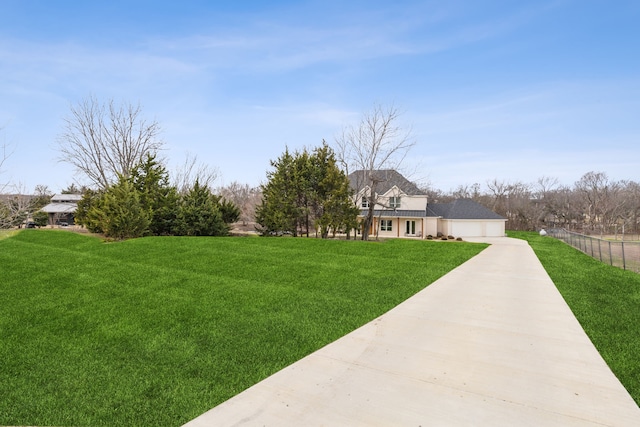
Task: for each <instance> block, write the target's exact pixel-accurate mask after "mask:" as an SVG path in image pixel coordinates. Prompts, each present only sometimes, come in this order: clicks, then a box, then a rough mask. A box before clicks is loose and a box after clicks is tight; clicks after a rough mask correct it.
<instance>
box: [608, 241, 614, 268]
mask: <svg viewBox="0 0 640 427" xmlns="http://www.w3.org/2000/svg"><path fill="white" fill-rule="evenodd" d="M608 242H609V265H613V256H612V255H611V240H609V241H608Z"/></svg>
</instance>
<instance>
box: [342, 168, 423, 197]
mask: <svg viewBox="0 0 640 427" xmlns="http://www.w3.org/2000/svg"><path fill="white" fill-rule="evenodd" d="M371 177H373V178H374V179H375V180H376V181H377V185H376V193H378V194H384V193H386V192H387V191H389V190H390V189H391V188H392V187H393V186H394V185H395V186H396V187H398V188H399V189H400V190H401V191H402V192H403V193H405V194H407V195H409V196H416V195H424V194H426V193H425V192H424V191H421V190H420V189H419V188H418V187H417V186H416V185H415V184H414V183H413V182H411V181H409V180H408V179H407V178H405V177H404V176H402V175H401V174H400V173H398V171H395V170H393V169H381V170H376V171H373V172H372V173H371ZM349 183H350V185H351V188H352V189H354V190H355V191H360V190H362V189H363V188H364V187H366V186H367V185H369V186H371V180H370V179H369V171H365V170H357V171H355V172H352V173H351V174H349Z"/></svg>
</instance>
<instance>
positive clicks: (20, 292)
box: [0, 230, 486, 426]
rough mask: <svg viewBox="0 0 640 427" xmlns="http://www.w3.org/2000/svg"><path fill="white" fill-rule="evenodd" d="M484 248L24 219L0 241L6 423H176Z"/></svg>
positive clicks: (0, 385) (1, 396)
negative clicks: (141, 233)
mask: <svg viewBox="0 0 640 427" xmlns="http://www.w3.org/2000/svg"><path fill="white" fill-rule="evenodd" d="M485 247H486V245H478V244H471V243H457V242H456V243H451V244H442V243H441V242H427V241H409V240H391V241H387V242H362V241H328V240H321V239H297V238H198V237H193V238H184V237H156V238H143V239H136V240H129V241H124V242H116V243H103V242H101V241H100V240H99V239H98V238H95V237H90V236H86V235H78V234H73V233H70V232H65V231H57V230H24V231H22V232H20V233H18V234H16V235H14V236H12V237H10V238H7V239H3V240H0V266H1V268H2V277H1V280H0V300H1V301H2V303H3V306H2V316H0V344H1V345H0V360H1V361H2V363H1V365H0V425H40V426H45V425H55V426H179V425H182V424H183V423H185V422H187V421H188V420H190V419H192V418H195V417H196V416H198V415H200V414H201V413H203V412H205V411H207V410H208V409H210V408H212V407H213V406H215V405H217V404H219V403H221V402H223V401H224V400H226V399H228V398H230V397H232V396H234V395H235V394H237V393H239V392H241V391H242V390H244V389H246V388H248V387H250V386H251V385H253V384H255V383H256V382H258V381H260V380H261V379H263V378H265V377H267V376H268V375H270V374H272V373H274V372H276V371H278V370H280V369H282V368H283V367H285V366H287V365H289V364H291V363H293V362H295V361H296V360H298V359H300V358H302V357H304V356H305V355H307V354H309V353H311V352H313V351H314V350H316V349H318V348H320V347H322V346H324V345H326V344H327V343H330V342H331V341H334V340H336V339H337V338H339V337H341V336H343V335H345V334H346V333H348V332H350V331H352V330H354V329H355V328H357V327H359V326H361V325H363V324H364V323H366V322H368V321H370V320H372V319H374V318H375V317H377V316H380V315H381V314H383V313H384V312H386V311H387V310H389V309H391V308H392V307H394V306H395V305H397V304H398V303H400V302H401V301H403V300H405V299H406V298H408V297H410V296H411V295H413V294H414V293H416V292H417V291H419V290H420V289H422V288H424V287H425V286H427V285H429V284H430V283H432V282H433V281H434V280H436V279H437V278H439V277H440V276H442V275H444V274H445V273H447V272H448V271H449V270H451V269H452V268H454V267H455V266H457V265H459V264H461V263H462V262H464V261H466V260H467V259H469V258H470V257H472V256H474V255H476V254H477V253H479V252H480V251H481V250H482V249H484V248H485Z"/></svg>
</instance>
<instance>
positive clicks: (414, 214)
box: [360, 209, 427, 218]
mask: <svg viewBox="0 0 640 427" xmlns="http://www.w3.org/2000/svg"><path fill="white" fill-rule="evenodd" d="M368 212H369V211H368V210H367V209H362V210H361V211H360V215H362V216H367V213H368ZM373 216H374V217H379V216H381V217H385V218H388V217H402V218H404V217H408V218H423V217H426V216H427V215H426V212H425V211H422V210H408V209H407V210H400V209H397V210H378V209H376V210H374V211H373Z"/></svg>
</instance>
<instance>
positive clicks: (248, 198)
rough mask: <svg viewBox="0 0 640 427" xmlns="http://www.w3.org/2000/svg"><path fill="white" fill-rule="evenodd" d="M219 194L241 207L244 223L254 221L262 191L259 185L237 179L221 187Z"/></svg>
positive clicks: (241, 218) (241, 217)
mask: <svg viewBox="0 0 640 427" xmlns="http://www.w3.org/2000/svg"><path fill="white" fill-rule="evenodd" d="M217 192H218V194H220V196H222V197H223V198H224V199H225V200H228V201H230V202H233V203H234V204H235V205H236V206H237V207H238V208H239V209H240V220H241V221H242V224H243V225H247V223H249V222H251V221H254V219H255V213H256V206H258V204H260V201H261V199H262V193H261V191H260V188H258V187H250V186H249V184H240V183H239V182H237V181H234V182H232V183H231V184H229V185H227V186H224V187H221V188H219V189H218V190H217Z"/></svg>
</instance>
